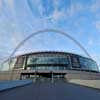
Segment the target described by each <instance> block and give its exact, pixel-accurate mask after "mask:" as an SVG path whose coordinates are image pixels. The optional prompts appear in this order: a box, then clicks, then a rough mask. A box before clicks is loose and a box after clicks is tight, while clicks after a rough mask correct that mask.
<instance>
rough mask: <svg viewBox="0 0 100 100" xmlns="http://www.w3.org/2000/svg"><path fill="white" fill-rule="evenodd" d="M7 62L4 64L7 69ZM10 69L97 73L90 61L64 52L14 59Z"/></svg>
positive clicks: (30, 55)
mask: <svg viewBox="0 0 100 100" xmlns="http://www.w3.org/2000/svg"><path fill="white" fill-rule="evenodd" d="M8 64H9V63H8V62H6V63H5V64H4V66H6V69H7V68H8V69H9V66H8ZM10 65H11V66H13V67H11V68H14V69H18V68H23V69H26V70H67V69H76V70H77V69H79V70H86V71H96V72H99V70H98V66H97V64H96V62H95V61H94V60H92V59H89V58H86V57H82V56H79V55H76V54H71V53H66V52H37V53H31V54H26V55H21V56H18V57H15V58H14V59H12V60H11V64H10Z"/></svg>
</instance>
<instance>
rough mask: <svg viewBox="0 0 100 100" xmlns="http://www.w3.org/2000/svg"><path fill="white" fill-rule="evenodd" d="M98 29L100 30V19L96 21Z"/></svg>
mask: <svg viewBox="0 0 100 100" xmlns="http://www.w3.org/2000/svg"><path fill="white" fill-rule="evenodd" d="M95 26H96V29H97V30H98V31H100V20H99V21H96V22H95Z"/></svg>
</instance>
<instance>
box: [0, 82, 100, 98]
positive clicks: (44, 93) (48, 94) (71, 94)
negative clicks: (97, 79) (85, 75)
mask: <svg viewBox="0 0 100 100" xmlns="http://www.w3.org/2000/svg"><path fill="white" fill-rule="evenodd" d="M0 100H100V91H98V90H94V89H90V88H86V87H82V86H77V85H73V84H69V83H65V82H63V81H57V82H55V83H50V82H45V83H44V82H37V83H33V84H31V85H28V86H25V87H21V88H16V89H12V90H9V91H5V92H1V93H0Z"/></svg>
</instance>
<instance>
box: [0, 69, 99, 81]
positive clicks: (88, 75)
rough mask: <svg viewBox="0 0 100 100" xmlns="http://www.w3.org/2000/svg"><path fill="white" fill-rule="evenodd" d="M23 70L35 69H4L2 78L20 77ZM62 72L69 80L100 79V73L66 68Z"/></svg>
mask: <svg viewBox="0 0 100 100" xmlns="http://www.w3.org/2000/svg"><path fill="white" fill-rule="evenodd" d="M22 72H25V73H34V72H35V71H32V70H31V72H30V71H25V70H14V71H12V72H11V71H3V72H0V80H16V79H20V75H21V73H22ZM40 72H41V71H40ZM42 72H43V71H42ZM47 72H48V73H49V72H50V73H51V71H47ZM55 72H56V71H55ZM60 72H61V71H60ZM62 73H66V75H65V78H66V79H67V80H70V79H83V80H84V79H85V80H100V73H93V72H85V71H75V70H66V71H65V70H64V72H63V71H62Z"/></svg>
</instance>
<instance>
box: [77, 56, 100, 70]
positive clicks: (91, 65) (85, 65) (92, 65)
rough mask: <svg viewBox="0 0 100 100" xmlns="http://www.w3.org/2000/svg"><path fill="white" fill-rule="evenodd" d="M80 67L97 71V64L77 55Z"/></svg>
mask: <svg viewBox="0 0 100 100" xmlns="http://www.w3.org/2000/svg"><path fill="white" fill-rule="evenodd" d="M79 61H80V67H81V69H83V70H91V71H98V66H97V64H96V62H95V61H93V60H91V59H87V58H83V57H79Z"/></svg>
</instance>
